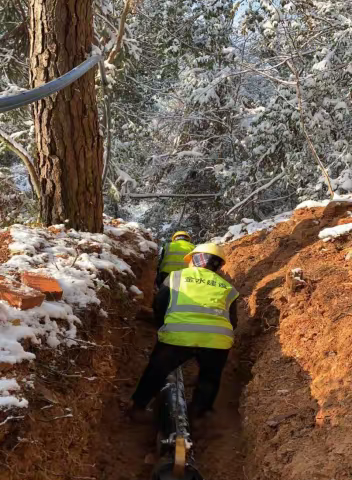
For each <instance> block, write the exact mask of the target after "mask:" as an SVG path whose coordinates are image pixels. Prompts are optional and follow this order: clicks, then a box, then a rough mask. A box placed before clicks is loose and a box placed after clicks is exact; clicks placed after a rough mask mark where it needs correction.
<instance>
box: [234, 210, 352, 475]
mask: <svg viewBox="0 0 352 480" xmlns="http://www.w3.org/2000/svg"><path fill="white" fill-rule="evenodd" d="M351 210H352V207H351V206H348V205H347V206H346V204H345V205H339V204H330V205H329V206H328V207H327V208H325V209H323V208H316V209H309V210H307V209H305V210H298V211H296V212H295V214H294V216H293V218H292V219H291V220H290V221H288V222H285V223H281V224H280V225H278V226H277V227H276V228H275V229H274V230H273V231H272V232H270V233H267V232H258V233H256V234H254V235H252V236H250V237H245V238H242V239H240V240H238V241H236V242H233V243H232V244H230V245H228V246H227V253H228V256H229V262H228V263H227V266H226V274H227V275H228V277H229V278H230V279H231V281H233V283H234V284H235V285H236V286H237V288H238V289H239V291H240V292H241V301H240V324H239V328H238V330H237V334H238V351H239V363H238V368H239V370H240V371H242V373H243V375H244V376H245V377H246V376H247V382H248V383H247V384H246V385H245V386H244V388H243V390H242V395H241V399H240V406H239V410H240V415H241V438H242V447H243V452H242V453H243V464H242V472H239V474H240V476H241V478H242V477H243V478H245V479H246V480H279V479H280V480H281V479H285V480H312V479H327V480H345V479H350V478H351V477H352V457H351V442H352V413H351V412H352V408H351V407H352V390H351V382H352V373H351V372H352V368H351V367H352V322H351V320H352V263H351V261H352V260H348V258H349V256H348V252H349V251H351V250H352V237H351V235H350V236H348V235H346V236H344V237H339V238H338V239H335V241H333V242H331V241H330V242H323V241H321V240H319V238H318V234H319V232H320V231H321V230H322V229H323V228H326V227H331V226H335V225H337V224H343V223H350V222H351ZM292 269H301V270H302V271H303V279H304V282H300V281H298V282H297V281H296V280H294V279H293V278H292V277H293V275H292V273H291V272H292ZM233 478H235V477H233Z"/></svg>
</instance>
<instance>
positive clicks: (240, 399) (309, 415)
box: [0, 205, 352, 480]
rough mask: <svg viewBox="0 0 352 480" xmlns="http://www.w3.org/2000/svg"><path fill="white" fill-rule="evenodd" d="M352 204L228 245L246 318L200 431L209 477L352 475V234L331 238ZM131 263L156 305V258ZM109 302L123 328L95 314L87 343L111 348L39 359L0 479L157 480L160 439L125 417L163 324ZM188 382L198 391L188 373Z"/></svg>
mask: <svg viewBox="0 0 352 480" xmlns="http://www.w3.org/2000/svg"><path fill="white" fill-rule="evenodd" d="M347 210H348V207H346V206H339V205H330V206H329V207H328V208H326V209H325V210H324V209H322V208H319V209H318V208H316V209H311V210H299V211H297V212H296V213H295V215H294V217H293V218H292V219H291V220H290V221H289V222H285V223H282V224H280V225H279V226H278V227H277V228H276V229H274V230H273V231H272V232H270V233H267V232H259V233H257V234H254V235H252V236H250V237H245V238H242V239H240V240H238V241H236V242H233V243H232V244H230V245H228V246H227V253H228V256H229V261H228V263H227V265H226V268H225V275H226V276H227V278H228V279H230V280H231V281H232V282H233V284H234V285H235V286H236V287H237V289H238V290H239V291H240V293H241V300H240V302H239V320H240V321H239V328H238V330H237V338H236V345H235V348H234V349H233V350H232V351H231V355H230V359H229V361H228V364H227V366H226V368H225V372H224V375H223V379H222V386H221V390H220V394H219V397H218V399H217V402H216V405H215V408H216V413H215V415H214V416H213V417H212V418H211V419H209V420H207V422H206V423H203V425H201V427H200V428H199V429H198V430H197V432H196V435H195V458H196V463H197V465H198V467H199V470H200V472H201V473H202V474H203V476H204V478H205V479H207V480H313V479H317V480H318V479H319V480H320V479H322V480H324V479H327V480H333V479H334V480H345V479H346V480H347V479H350V478H351V477H352V460H351V457H350V451H351V448H350V447H351V443H352V424H351V419H352V417H351V411H352V408H351V407H352V394H351V383H352V375H351V373H350V372H351V371H352V369H351V367H352V365H351V364H352V327H351V326H350V319H351V318H352V317H351V315H352V301H351V298H352V297H351V290H352V279H351V266H352V263H351V261H352V260H351V261H349V262H348V261H347V260H346V259H345V256H346V253H347V252H348V250H349V249H350V248H352V237H351V236H346V237H344V238H339V239H337V240H336V241H335V242H327V243H324V242H322V241H321V240H319V239H318V233H319V231H320V230H322V229H323V228H324V227H327V226H333V225H336V224H337V222H339V221H340V222H342V221H343V222H345V221H347V220H346V219H347V218H348V215H347ZM350 210H352V207H350ZM132 267H133V270H134V272H135V273H136V275H137V278H138V280H139V281H138V284H137V286H138V287H139V288H141V289H142V290H144V293H145V300H144V304H145V305H150V303H151V299H152V294H153V280H154V274H155V273H154V268H155V265H154V261H152V259H149V260H148V259H147V261H145V262H143V263H139V264H135V265H133V266H132ZM294 268H301V269H302V270H303V279H304V283H303V284H302V285H298V286H295V285H293V284H292V281H291V280H290V274H289V272H291V270H292V269H294ZM286 277H287V281H286ZM102 300H103V307H104V309H106V310H108V311H109V313H110V315H109V317H110V320H109V321H107V320H106V319H101V318H99V317H98V316H97V315H96V314H95V315H94V312H92V313H90V314H89V315H88V314H87V318H86V319H85V326H86V329H87V332H86V337H83V339H84V340H89V341H94V342H95V343H97V344H98V345H99V347H95V348H88V349H87V350H82V349H77V350H74V349H70V351H69V352H66V353H65V355H64V356H62V358H61V359H57V358H55V359H54V358H52V357H50V355H51V354H50V352H47V353H45V352H43V353H42V354H41V355H42V356H41V357H40V359H39V361H38V362H36V367H35V369H36V371H35V372H34V373H36V376H37V378H38V382H37V389H36V393H35V394H34V393H33V399H31V398H29V400H30V401H32V404H31V405H32V407H31V411H30V415H28V417H27V418H26V420H25V421H24V422H19V423H17V424H16V423H11V424H6V425H5V426H3V427H1V428H2V429H4V428H5V427H6V429H5V431H3V433H1V432H2V431H1V430H0V434H2V437H0V440H1V439H2V444H1V454H2V455H1V458H0V462H1V463H0V478H1V479H4V480H10V479H11V480H19V479H22V478H23V479H25V480H54V479H58V478H59V479H60V480H70V479H74V478H81V479H89V480H98V479H99V480H133V479H134V480H145V479H148V478H149V477H150V474H151V470H152V466H151V465H150V464H149V462H145V457H146V456H147V455H148V454H150V453H153V452H154V450H155V436H156V435H155V431H154V429H153V426H151V425H138V424H135V423H131V422H130V421H129V420H128V419H127V418H126V415H125V411H126V407H127V404H128V400H129V398H130V395H131V393H132V392H133V389H134V387H135V385H136V382H137V381H138V378H139V377H140V375H141V373H142V371H143V369H144V367H145V365H146V363H147V361H148V356H149V353H150V351H151V348H152V347H153V344H154V341H155V330H154V328H153V327H152V326H151V325H149V324H148V322H147V321H143V319H138V320H136V313H137V312H138V308H139V307H138V303H137V302H133V301H132V300H128V299H127V300H126V299H124V296H121V294H119V293H117V291H114V290H112V291H111V292H110V293H109V294H106V297H104V298H103V299H102ZM96 313H97V312H96ZM145 320H147V318H145ZM72 360H73V361H74V362H75V363H74V364H72V362H71V361H72ZM21 368H27V369H28V367H21ZM190 370H192V369H190ZM77 372H78V373H77ZM28 373H31V372H30V371H29V370H28V371H25V372H23V375H24V376H25V375H26V376H28ZM77 375H78V377H77ZM92 378H93V380H92ZM185 378H186V384H190V383H192V380H193V379H192V378H191V376H190V375H189V374H188V373H187V369H186V375H185ZM39 379H40V380H39ZM38 385H39V386H40V389H39V391H40V392H41V394H40V397H38ZM189 388H190V387H187V390H188V389H189ZM26 396H27V398H28V395H26ZM48 405H50V408H48V409H43V407H47V406H48ZM65 409H66V410H65ZM67 409H70V410H67ZM67 413H72V415H73V416H72V417H67V418H62V416H63V415H65V414H67ZM56 417H58V418H57V419H56ZM59 417H61V418H59ZM0 421H1V418H0Z"/></svg>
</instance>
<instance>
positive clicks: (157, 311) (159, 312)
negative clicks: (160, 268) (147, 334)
mask: <svg viewBox="0 0 352 480" xmlns="http://www.w3.org/2000/svg"><path fill="white" fill-rule="evenodd" d="M169 302H170V285H169V277H167V279H166V280H165V281H164V283H163V284H162V285H161V287H160V290H159V292H158V293H157V295H156V297H155V299H154V302H153V310H154V319H155V323H156V326H157V328H160V327H162V326H163V325H164V317H165V314H166V310H167V307H168V305H169ZM229 314H230V322H231V325H232V326H233V329H235V328H236V327H237V306H236V300H235V301H234V302H232V304H231V306H230V312H229Z"/></svg>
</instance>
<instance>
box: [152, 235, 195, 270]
mask: <svg viewBox="0 0 352 480" xmlns="http://www.w3.org/2000/svg"><path fill="white" fill-rule="evenodd" d="M193 249H194V245H193V244H192V243H191V242H189V241H187V240H175V241H172V242H170V243H167V244H166V246H165V248H164V256H163V259H162V262H161V265H160V272H163V273H171V272H176V271H178V270H182V269H183V268H186V267H187V263H186V262H185V261H184V257H185V255H187V254H188V253H190V252H191V251H192V250H193Z"/></svg>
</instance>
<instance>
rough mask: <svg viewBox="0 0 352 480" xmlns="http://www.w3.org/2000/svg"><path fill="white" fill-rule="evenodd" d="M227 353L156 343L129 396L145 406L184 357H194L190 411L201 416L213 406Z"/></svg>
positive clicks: (213, 349)
mask: <svg viewBox="0 0 352 480" xmlns="http://www.w3.org/2000/svg"><path fill="white" fill-rule="evenodd" d="M228 354H229V351H228V350H220V349H219V350H217V349H215V348H200V347H179V346H176V345H169V344H167V343H161V342H157V344H156V345H155V347H154V350H153V352H152V354H151V356H150V359H149V364H148V365H147V368H146V369H145V371H144V373H143V375H142V378H141V379H140V381H139V384H138V386H137V389H136V391H135V393H134V394H133V396H132V399H133V401H134V403H135V404H136V405H137V406H138V407H140V408H145V407H146V406H147V405H148V403H149V402H150V401H151V400H152V399H153V398H154V397H155V396H156V395H157V394H158V392H159V391H160V390H161V389H162V387H163V386H164V384H165V381H166V377H167V376H168V375H169V374H170V373H171V372H172V371H173V370H175V369H176V368H177V367H179V366H181V365H182V364H183V363H185V362H186V361H187V360H190V359H192V358H195V359H196V360H197V363H198V365H199V376H198V382H197V385H196V387H195V390H194V392H193V398H192V403H191V413H192V414H193V415H194V416H201V415H202V414H204V413H205V412H206V411H208V410H211V409H212V407H213V404H214V401H215V399H216V396H217V394H218V391H219V387H220V380H221V374H222V370H223V368H224V366H225V364H226V360H227V357H228Z"/></svg>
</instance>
